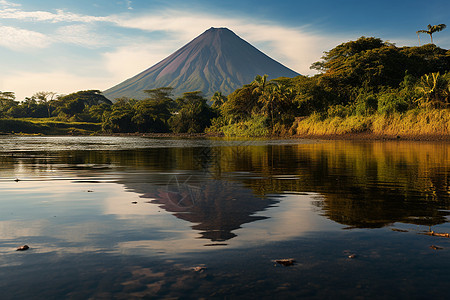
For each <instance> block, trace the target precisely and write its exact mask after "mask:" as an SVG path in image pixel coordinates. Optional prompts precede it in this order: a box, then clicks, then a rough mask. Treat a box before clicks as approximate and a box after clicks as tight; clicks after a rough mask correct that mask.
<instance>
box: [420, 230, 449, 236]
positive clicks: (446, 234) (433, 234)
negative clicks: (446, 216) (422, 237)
mask: <svg viewBox="0 0 450 300" xmlns="http://www.w3.org/2000/svg"><path fill="white" fill-rule="evenodd" d="M425 234H426V235H431V236H440V237H446V238H450V234H448V233H439V232H434V231H427V232H425Z"/></svg>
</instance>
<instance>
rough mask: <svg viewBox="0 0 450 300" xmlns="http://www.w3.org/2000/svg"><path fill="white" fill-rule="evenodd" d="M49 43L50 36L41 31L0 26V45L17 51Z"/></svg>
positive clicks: (42, 46) (41, 46)
mask: <svg viewBox="0 0 450 300" xmlns="http://www.w3.org/2000/svg"><path fill="white" fill-rule="evenodd" d="M50 43H51V40H50V38H49V37H47V36H46V35H44V34H42V33H39V32H35V31H30V30H25V29H20V28H14V27H9V26H0V46H3V47H6V48H9V49H13V50H17V51H27V50H28V49H29V48H45V47H48V46H49V45H50Z"/></svg>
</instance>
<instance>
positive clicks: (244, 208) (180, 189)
mask: <svg viewBox="0 0 450 300" xmlns="http://www.w3.org/2000/svg"><path fill="white" fill-rule="evenodd" d="M190 179H191V178H190V177H188V178H187V179H183V178H178V177H175V178H174V179H173V180H171V181H169V182H168V184H167V186H165V187H164V188H160V189H158V192H157V193H144V194H143V195H142V196H141V197H142V198H151V199H153V200H151V203H155V204H159V205H160V207H161V208H163V209H165V210H167V211H169V212H172V213H174V216H176V217H177V218H180V219H182V220H185V221H189V222H191V223H193V224H195V225H192V229H194V230H199V231H201V238H205V239H210V240H211V241H213V242H219V241H220V242H223V241H226V240H229V239H231V238H233V237H235V236H236V234H235V233H233V231H234V230H236V229H239V228H241V225H242V224H245V223H250V222H254V221H258V220H263V219H265V218H266V217H264V216H255V215H254V214H255V213H256V212H258V211H263V210H265V209H267V208H268V207H270V206H271V205H273V204H275V203H277V202H278V201H277V200H275V199H273V198H268V197H257V196H255V195H254V194H253V193H252V191H251V190H250V189H249V188H244V187H242V185H241V184H240V183H237V182H229V181H225V180H208V179H204V180H205V182H203V183H201V184H197V185H194V184H192V183H190V182H189V180H190ZM181 180H183V181H182V182H181Z"/></svg>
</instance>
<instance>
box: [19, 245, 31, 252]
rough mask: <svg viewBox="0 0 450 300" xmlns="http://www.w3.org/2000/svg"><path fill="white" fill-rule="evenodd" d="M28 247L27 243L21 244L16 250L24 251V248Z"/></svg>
mask: <svg viewBox="0 0 450 300" xmlns="http://www.w3.org/2000/svg"><path fill="white" fill-rule="evenodd" d="M28 249H30V247H28V245H23V246H20V247H19V248H17V250H16V251H25V250H28Z"/></svg>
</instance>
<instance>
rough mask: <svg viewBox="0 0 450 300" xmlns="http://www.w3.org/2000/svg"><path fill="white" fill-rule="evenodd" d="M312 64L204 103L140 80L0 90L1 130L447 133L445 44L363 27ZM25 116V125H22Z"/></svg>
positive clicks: (449, 63)
mask: <svg viewBox="0 0 450 300" xmlns="http://www.w3.org/2000/svg"><path fill="white" fill-rule="evenodd" d="M445 27H446V26H445V24H439V25H434V26H431V25H429V26H428V29H427V30H419V31H418V32H417V33H418V34H420V33H427V34H429V35H430V37H431V38H432V35H433V33H435V32H438V31H441V30H443V29H444V28H445ZM311 68H312V69H315V70H318V71H319V74H317V75H315V76H312V77H308V76H298V77H295V78H277V79H272V80H269V79H268V77H267V75H257V76H256V77H255V80H254V81H253V82H251V83H249V84H246V85H244V86H242V87H241V88H238V89H237V90H235V91H234V92H233V93H231V94H230V95H228V96H224V95H222V94H221V93H220V92H217V93H215V94H214V96H213V97H212V98H211V99H210V103H211V104H212V105H211V106H209V105H207V102H208V101H207V99H205V98H204V97H203V96H202V94H201V92H198V91H193V92H186V93H184V94H183V96H182V97H180V98H178V99H173V98H172V88H170V87H161V88H158V89H153V90H146V91H145V92H146V93H147V95H148V97H147V98H146V99H144V100H140V101H139V100H135V99H129V98H121V99H115V100H114V103H113V102H111V101H109V100H108V99H106V98H105V97H104V96H102V95H101V93H100V91H96V90H90V91H80V92H76V93H72V94H69V95H66V96H61V95H56V94H55V93H51V92H39V93H36V94H35V95H33V96H32V97H31V98H26V99H25V100H23V101H21V102H19V101H16V100H15V97H14V93H11V92H0V118H1V119H3V120H4V121H3V124H10V125H8V126H6V125H3V127H0V131H2V132H13V131H14V132H21V131H22V132H29V131H36V132H42V133H47V132H52V130H43V129H41V128H38V127H35V126H37V125H36V121H35V120H36V119H38V118H40V120H41V121H40V124H41V125H42V124H47V125H49V124H50V123H51V122H66V123H68V124H72V125H73V126H69V125H68V126H69V127H73V128H79V129H80V132H82V130H81V129H83V128H80V127H77V126H80V125H76V126H75V123H74V122H85V124H94V125H95V126H94V125H92V126H93V127H92V128H94V127H95V128H96V129H92V131H96V132H104V133H134V132H140V133H147V132H174V133H201V132H208V133H216V134H224V135H226V136H267V135H286V134H298V135H324V134H327V135H329V134H348V133H371V134H379V135H383V134H388V135H399V134H404V135H413V134H414V135H415V134H420V135H427V134H439V135H449V134H450V133H449V132H448V127H449V126H450V125H449V115H450V111H449V107H448V105H449V96H450V51H449V50H446V49H442V48H439V47H437V46H436V45H434V44H433V43H430V44H426V45H423V46H419V47H397V46H395V45H394V44H392V43H389V42H384V41H382V40H381V39H379V38H374V37H364V36H363V37H361V38H359V39H358V40H356V41H350V42H346V43H342V44H340V45H338V46H336V47H335V48H333V49H331V50H330V51H328V52H325V53H324V56H323V57H322V60H321V61H318V62H315V63H313V64H312V66H311ZM24 118H28V119H27V120H25V119H24ZM6 120H8V121H6ZM11 120H16V121H17V122H16V123H14V122H12V121H11ZM31 120H34V121H31ZM42 120H45V121H42ZM19 121H20V122H19ZM24 122H25V123H26V122H30V123H33V124H34V125H33V124H28V125H25V123H24ZM86 122H87V123H86ZM19 123H20V124H21V125H19ZM11 124H16V125H14V126H13V125H11ZM53 124H56V123H53ZM417 124H420V126H417ZM15 126H17V128H16V127H15ZM26 126H29V127H30V128H29V129H26V130H25V129H24V130H21V128H25V127H26ZM49 126H53V127H52V128H56V127H55V126H56V125H49ZM58 126H60V125H58ZM83 126H84V125H83ZM60 127H61V126H60ZM100 128H101V129H100ZM83 130H84V129H83ZM86 132H91V131H89V130H88V131H86Z"/></svg>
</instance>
